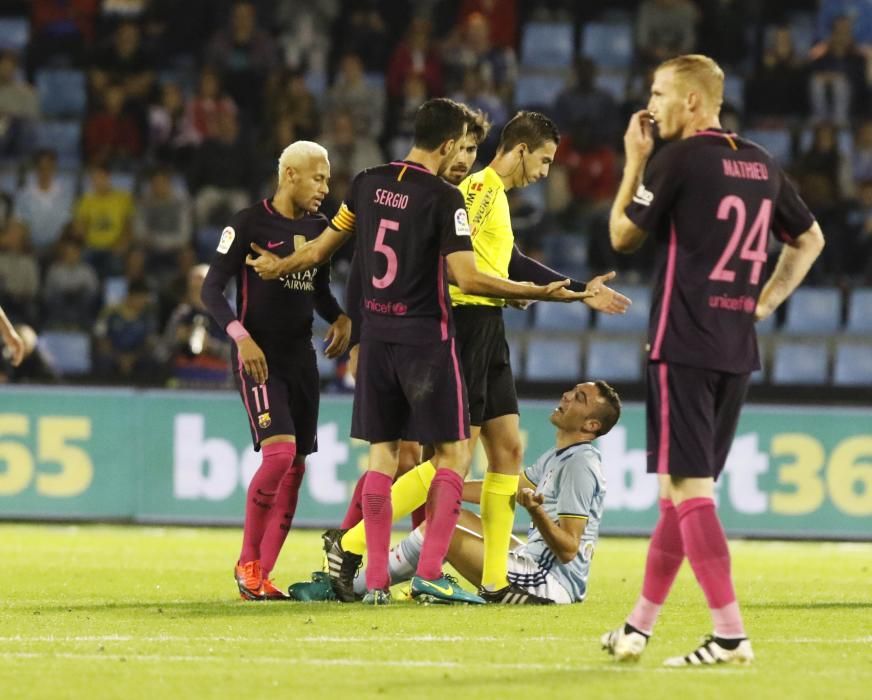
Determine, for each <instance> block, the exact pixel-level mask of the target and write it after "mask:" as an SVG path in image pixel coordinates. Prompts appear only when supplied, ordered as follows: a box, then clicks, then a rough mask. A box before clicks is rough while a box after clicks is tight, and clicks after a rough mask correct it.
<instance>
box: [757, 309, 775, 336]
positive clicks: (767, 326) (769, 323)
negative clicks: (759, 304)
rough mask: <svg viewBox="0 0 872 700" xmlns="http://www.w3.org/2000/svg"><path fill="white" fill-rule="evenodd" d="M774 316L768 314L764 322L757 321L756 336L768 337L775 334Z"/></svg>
mask: <svg viewBox="0 0 872 700" xmlns="http://www.w3.org/2000/svg"><path fill="white" fill-rule="evenodd" d="M775 322H776V314H769V316H767V317H766V320H765V321H757V323H756V324H755V326H756V328H757V335H769V334H770V333H774V332H775Z"/></svg>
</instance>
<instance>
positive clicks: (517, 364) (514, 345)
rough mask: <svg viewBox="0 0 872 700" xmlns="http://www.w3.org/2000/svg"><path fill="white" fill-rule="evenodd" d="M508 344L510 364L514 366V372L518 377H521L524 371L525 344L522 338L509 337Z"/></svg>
mask: <svg viewBox="0 0 872 700" xmlns="http://www.w3.org/2000/svg"><path fill="white" fill-rule="evenodd" d="M506 343H508V345H509V362H510V363H511V365H512V370H513V371H514V374H515V376H516V377H520V376H521V373H522V371H523V369H524V343H523V342H522V340H521V338H518V337H512V336H510V337H508V338H507V339H506Z"/></svg>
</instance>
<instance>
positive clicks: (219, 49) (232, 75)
mask: <svg viewBox="0 0 872 700" xmlns="http://www.w3.org/2000/svg"><path fill="white" fill-rule="evenodd" d="M277 55H278V54H277V51H276V46H275V42H274V41H273V39H272V37H271V36H270V35H269V33H268V32H267V31H266V30H264V29H263V28H262V27H260V26H259V25H258V23H257V9H256V8H255V6H254V3H252V2H247V1H243V2H237V3H236V4H235V5H234V6H233V9H232V10H231V14H230V22H229V24H228V26H227V27H226V28H225V29H222V30H221V31H219V32H218V33H217V34H216V35H215V36H214V37H213V38H212V41H211V42H210V43H209V48H208V50H207V52H206V57H207V60H208V62H209V64H211V65H213V66H217V67H218V69H219V70H220V71H221V73H222V75H223V77H224V84H225V85H226V87H227V92H229V93H230V95H231V97H233V99H234V101H235V102H236V104H237V105H238V106H239V108H240V109H242V110H243V111H245V112H246V113H247V114H248V115H249V116H252V117H256V116H257V114H256V113H257V111H258V110H259V109H260V107H261V104H262V100H263V87H264V81H265V80H266V76H267V75H269V73H270V71H272V69H273V68H274V67H275V65H276V63H277Z"/></svg>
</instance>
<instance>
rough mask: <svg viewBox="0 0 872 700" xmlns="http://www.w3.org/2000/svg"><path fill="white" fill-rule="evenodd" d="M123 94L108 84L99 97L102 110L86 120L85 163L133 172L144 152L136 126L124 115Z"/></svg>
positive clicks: (119, 88)
mask: <svg viewBox="0 0 872 700" xmlns="http://www.w3.org/2000/svg"><path fill="white" fill-rule="evenodd" d="M125 94H126V93H125V90H124V88H123V87H122V86H121V85H120V84H116V83H110V84H109V85H107V86H106V87H105V88H104V89H103V91H102V92H101V94H100V101H101V102H102V108H101V109H100V110H98V111H96V112H93V113H92V114H90V115H89V116H88V118H87V119H86V120H85V128H84V139H85V143H84V151H85V160H86V161H88V162H94V161H97V160H99V161H101V162H104V163H106V164H107V165H109V166H110V167H113V168H132V167H134V166H135V165H136V161H137V159H138V158H139V156H140V155H141V154H142V151H143V137H142V131H141V129H140V125H139V122H138V121H137V120H136V119H135V118H134V117H133V116H132V115H131V114H130V113H129V112H128V111H125V99H126V98H125Z"/></svg>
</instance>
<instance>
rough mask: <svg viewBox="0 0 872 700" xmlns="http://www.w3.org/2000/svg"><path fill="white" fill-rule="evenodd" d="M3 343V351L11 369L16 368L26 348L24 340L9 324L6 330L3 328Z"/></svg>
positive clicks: (21, 360)
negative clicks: (5, 349)
mask: <svg viewBox="0 0 872 700" xmlns="http://www.w3.org/2000/svg"><path fill="white" fill-rule="evenodd" d="M2 337H3V342H4V343H5V344H6V348H7V351H4V354H6V355H7V356H8V357H9V361H10V362H11V363H12V366H13V367H18V365H20V364H21V363H22V362H23V361H24V356H25V354H26V350H27V348H26V347H25V345H24V340H22V338H21V336H20V335H18V331H16V330H15V328H13V327H12V324H9V327H8V328H3V333H2Z"/></svg>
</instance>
